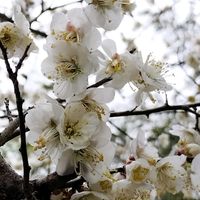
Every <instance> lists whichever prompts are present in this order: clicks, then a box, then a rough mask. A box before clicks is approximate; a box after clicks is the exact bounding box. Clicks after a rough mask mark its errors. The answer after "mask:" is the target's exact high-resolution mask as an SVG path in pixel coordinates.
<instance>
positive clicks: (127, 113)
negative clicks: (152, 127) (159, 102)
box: [110, 103, 200, 117]
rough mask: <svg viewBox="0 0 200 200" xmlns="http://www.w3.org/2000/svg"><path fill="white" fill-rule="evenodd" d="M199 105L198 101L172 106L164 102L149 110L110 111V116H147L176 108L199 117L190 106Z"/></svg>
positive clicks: (175, 109)
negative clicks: (162, 104)
mask: <svg viewBox="0 0 200 200" xmlns="http://www.w3.org/2000/svg"><path fill="white" fill-rule="evenodd" d="M199 106H200V103H194V104H185V105H173V106H170V105H168V104H166V105H164V106H160V107H157V108H153V109H149V110H140V111H135V110H134V111H123V112H111V113H110V117H122V116H133V115H146V116H149V115H150V114H153V113H159V112H165V111H177V110H183V111H185V112H189V113H192V114H194V115H195V116H198V117H200V114H198V113H197V112H196V111H194V110H192V108H195V107H199Z"/></svg>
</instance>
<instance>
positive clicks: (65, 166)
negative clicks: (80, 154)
mask: <svg viewBox="0 0 200 200" xmlns="http://www.w3.org/2000/svg"><path fill="white" fill-rule="evenodd" d="M74 166H75V163H74V153H73V151H72V150H70V149H68V150H66V151H64V152H63V153H62V156H61V157H60V158H59V160H58V164H57V166H56V172H57V174H58V175H60V176H64V175H68V174H72V173H73V172H74Z"/></svg>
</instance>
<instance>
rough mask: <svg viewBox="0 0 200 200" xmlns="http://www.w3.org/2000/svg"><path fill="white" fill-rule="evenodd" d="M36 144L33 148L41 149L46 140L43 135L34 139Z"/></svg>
mask: <svg viewBox="0 0 200 200" xmlns="http://www.w3.org/2000/svg"><path fill="white" fill-rule="evenodd" d="M35 143H36V146H35V147H34V150H35V151H36V150H38V149H42V148H44V147H45V145H46V140H45V138H44V137H39V138H38V140H37V141H35Z"/></svg>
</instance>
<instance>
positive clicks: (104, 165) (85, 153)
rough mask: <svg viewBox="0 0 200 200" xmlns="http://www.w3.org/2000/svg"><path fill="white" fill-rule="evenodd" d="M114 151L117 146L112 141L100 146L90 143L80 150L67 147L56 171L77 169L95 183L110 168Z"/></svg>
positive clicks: (67, 171)
mask: <svg viewBox="0 0 200 200" xmlns="http://www.w3.org/2000/svg"><path fill="white" fill-rule="evenodd" d="M114 153H115V148H114V145H113V144H112V143H111V142H109V143H107V144H106V145H104V146H102V147H100V148H98V147H95V146H94V145H90V146H88V147H86V148H84V149H79V150H72V149H67V150H66V151H64V152H63V154H62V156H61V157H60V159H59V161H58V165H57V169H56V171H57V173H58V174H59V175H68V174H70V173H72V172H73V171H76V172H77V173H78V174H80V175H82V176H83V177H84V178H85V180H86V181H88V182H89V183H90V184H94V183H96V182H98V181H99V180H101V178H102V177H103V176H104V173H105V172H106V171H107V170H108V167H109V166H110V164H111V162H112V160H113V157H114Z"/></svg>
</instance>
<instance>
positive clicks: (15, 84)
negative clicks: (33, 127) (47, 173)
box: [0, 42, 30, 199]
mask: <svg viewBox="0 0 200 200" xmlns="http://www.w3.org/2000/svg"><path fill="white" fill-rule="evenodd" d="M0 48H1V51H2V55H3V57H4V61H5V65H6V69H7V71H8V74H9V78H10V80H11V81H12V83H13V87H14V93H15V97H16V104H17V110H18V114H19V127H20V136H21V146H20V152H21V155H22V161H23V172H24V184H23V188H24V193H25V196H26V198H27V199H30V190H29V172H30V166H29V163H28V155H27V149H26V128H25V117H24V113H23V101H24V100H23V99H22V97H21V94H20V90H19V83H18V80H17V72H18V69H20V68H21V66H22V63H23V61H24V59H25V58H26V56H27V52H28V50H29V48H30V45H29V46H27V48H26V50H25V52H24V55H23V56H22V58H21V59H20V61H19V63H18V64H17V66H16V71H15V72H13V71H12V68H11V66H10V63H9V61H8V57H7V50H6V48H5V47H4V46H3V44H2V43H1V42H0Z"/></svg>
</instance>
